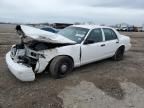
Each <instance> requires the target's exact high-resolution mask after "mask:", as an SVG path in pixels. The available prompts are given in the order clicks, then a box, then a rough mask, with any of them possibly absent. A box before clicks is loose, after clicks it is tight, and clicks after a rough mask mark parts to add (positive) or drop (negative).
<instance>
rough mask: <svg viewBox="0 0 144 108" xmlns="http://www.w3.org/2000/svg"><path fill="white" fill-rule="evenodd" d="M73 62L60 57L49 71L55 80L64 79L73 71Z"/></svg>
mask: <svg viewBox="0 0 144 108" xmlns="http://www.w3.org/2000/svg"><path fill="white" fill-rule="evenodd" d="M73 67H74V63H73V60H72V59H71V58H69V57H67V56H58V57H56V58H54V59H53V60H52V62H51V64H50V67H49V71H50V74H51V75H52V77H54V78H63V77H65V76H66V75H67V73H69V72H71V71H72V70H73Z"/></svg>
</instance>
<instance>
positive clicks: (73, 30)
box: [58, 27, 89, 43]
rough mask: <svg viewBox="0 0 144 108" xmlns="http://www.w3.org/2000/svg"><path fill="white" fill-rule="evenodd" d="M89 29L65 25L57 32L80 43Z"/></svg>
mask: <svg viewBox="0 0 144 108" xmlns="http://www.w3.org/2000/svg"><path fill="white" fill-rule="evenodd" d="M88 31H89V29H86V28H80V27H67V28H65V29H63V30H61V31H59V32H58V34H60V35H63V36H64V37H66V38H68V39H71V40H73V41H75V42H77V43H81V42H82V40H83V39H84V37H85V36H86V34H87V33H88Z"/></svg>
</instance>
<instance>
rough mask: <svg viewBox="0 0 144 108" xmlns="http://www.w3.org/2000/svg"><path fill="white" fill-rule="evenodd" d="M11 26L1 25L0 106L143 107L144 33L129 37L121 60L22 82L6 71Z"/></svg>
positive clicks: (13, 39) (14, 39) (11, 41)
mask: <svg viewBox="0 0 144 108" xmlns="http://www.w3.org/2000/svg"><path fill="white" fill-rule="evenodd" d="M14 27H15V26H14V25H0V108H63V107H64V108H88V107H89V108H116V107H117V108H143V106H144V33H131V32H129V33H123V34H126V35H129V36H130V37H131V39H132V45H133V47H132V49H131V50H130V51H129V52H127V53H126V54H125V57H124V60H122V61H119V62H115V61H112V60H111V59H106V60H102V61H100V62H96V63H92V64H89V65H86V66H83V67H81V68H77V69H75V70H74V72H72V73H70V74H69V75H68V76H67V77H66V78H63V79H58V80H55V79H52V78H51V77H49V75H48V74H41V75H37V76H36V81H34V82H30V83H23V82H20V81H19V80H17V79H16V78H15V77H14V76H13V75H12V74H11V73H10V72H9V70H8V68H7V66H6V63H5V54H6V52H7V51H8V50H9V49H10V46H11V45H12V44H14V43H18V42H19V38H18V36H17V35H16V33H15V31H14Z"/></svg>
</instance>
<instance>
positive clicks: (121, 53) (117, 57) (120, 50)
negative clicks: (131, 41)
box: [113, 47, 124, 61]
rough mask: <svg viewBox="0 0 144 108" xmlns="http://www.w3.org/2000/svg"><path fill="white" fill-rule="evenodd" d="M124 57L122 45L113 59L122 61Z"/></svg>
mask: <svg viewBox="0 0 144 108" xmlns="http://www.w3.org/2000/svg"><path fill="white" fill-rule="evenodd" d="M123 57H124V47H120V48H119V49H118V50H117V51H116V53H115V55H114V56H113V59H114V60H116V61H120V60H122V59H123Z"/></svg>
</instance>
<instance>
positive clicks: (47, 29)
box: [41, 27, 59, 33]
mask: <svg viewBox="0 0 144 108" xmlns="http://www.w3.org/2000/svg"><path fill="white" fill-rule="evenodd" d="M41 30H45V31H49V32H52V33H57V32H58V31H59V30H57V29H55V28H52V27H42V28H41Z"/></svg>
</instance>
